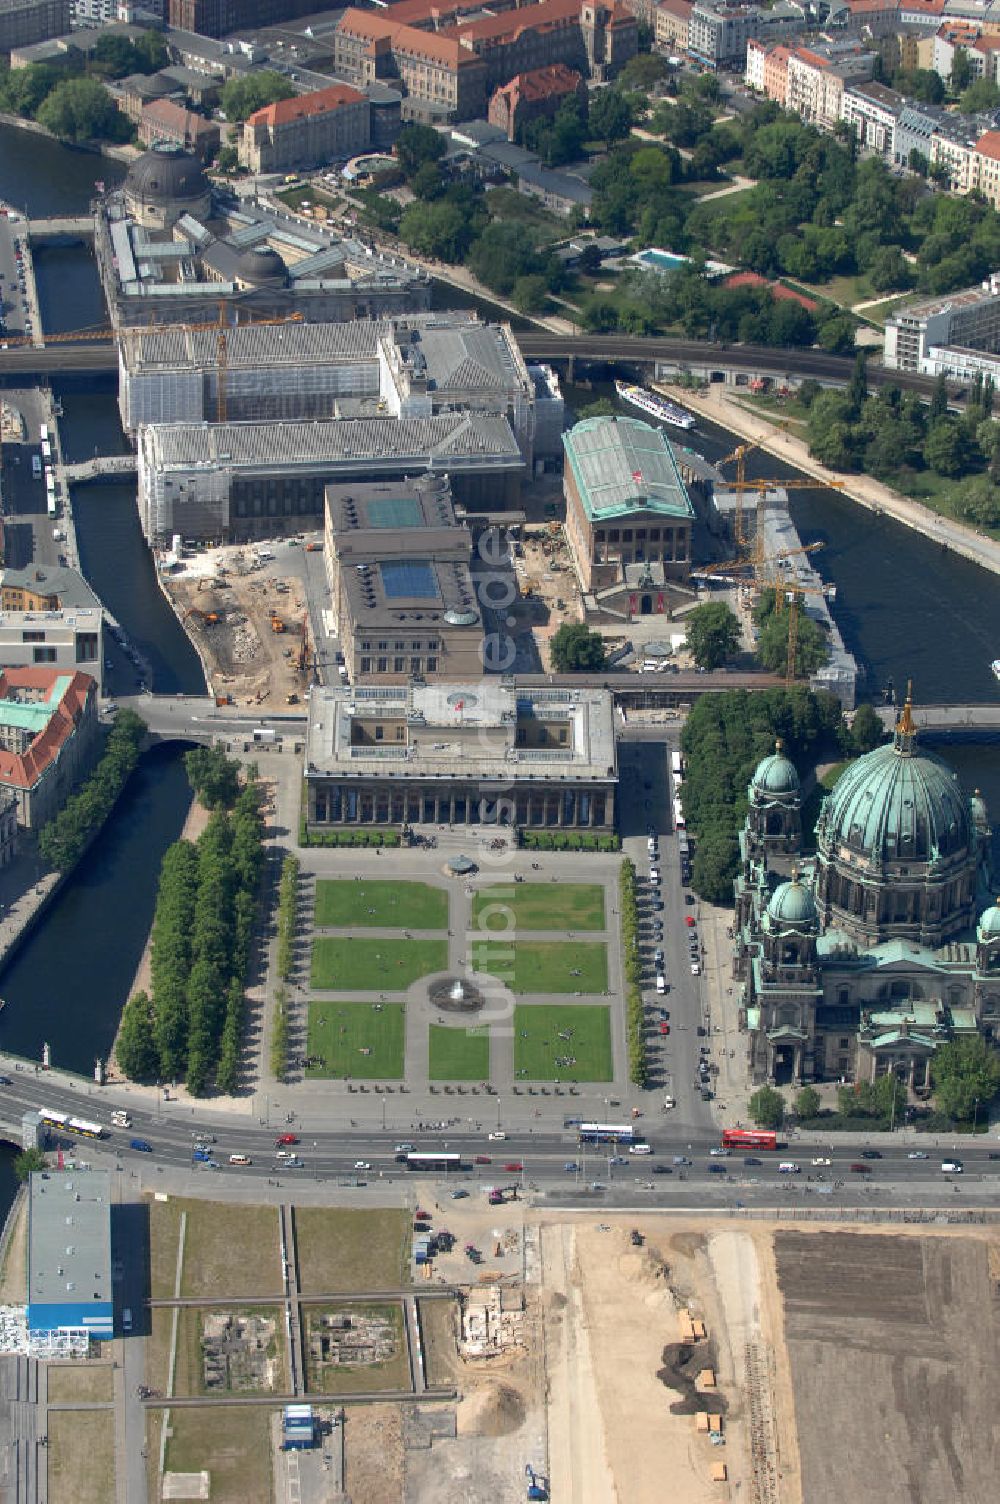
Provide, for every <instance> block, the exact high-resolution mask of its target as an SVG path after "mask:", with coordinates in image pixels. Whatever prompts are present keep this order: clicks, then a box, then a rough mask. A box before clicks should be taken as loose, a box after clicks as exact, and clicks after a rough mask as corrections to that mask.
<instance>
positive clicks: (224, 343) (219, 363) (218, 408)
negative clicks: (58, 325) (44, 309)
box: [5, 298, 304, 423]
mask: <svg viewBox="0 0 1000 1504" xmlns="http://www.w3.org/2000/svg"><path fill="white" fill-rule="evenodd" d="M232 306H233V308H234V311H235V313H236V317H235V318H234V320H233V323H232V324H230V323H229V322H228V319H227V313H228V310H229V307H230V304H229V303H227V302H226V300H225V298H220V300H219V312H218V316H217V317H216V318H214V319H210V320H209V321H208V322H207V323H196V324H170V325H167V326H166V327H167V328H172V329H182V330H184V331H186V332H188V333H192V334H194V333H197V332H198V331H200V330H202V329H215V330H216V331H217V334H216V342H215V367H216V373H217V380H216V393H215V420H216V422H217V423H225V422H226V421H227V411H228V401H227V380H228V372H229V345H228V332H229V330H230V329H231V328H233V327H235V326H238V325H239V324H241V323H242V324H254V325H263V324H301V323H302V320H303V318H304V314H303V313H301V312H300V311H299V310H296V311H295V312H294V313H282V314H276V315H274V316H273V317H265V318H248V319H241V318H240V317H239V309H238V308H237V307H236V305H235V304H233V305H232ZM161 327H164V326H162V325H159V324H150V325H149V326H145V325H135V324H130V325H127V326H126V327H125V328H123V329H110V328H108V327H107V326H106V325H105V326H102V327H97V326H95V327H93V328H90V329H73V330H70V331H69V332H68V333H63V334H45V333H43V334H42V343H43V344H45V345H55V344H70V343H83V342H85V341H87V340H94V341H95V342H96V341H98V340H113V339H118V338H119V336H120V335H124V334H129V333H139V334H142V333H144V332H146V333H148V332H149V331H150V330H151V329H158V328H161ZM5 343H6V344H7V345H9V346H15V345H31V344H33V343H34V340H33V338H32V336H30V335H24V336H22V335H17V336H16V337H15V338H13V339H8V340H6V341H5Z"/></svg>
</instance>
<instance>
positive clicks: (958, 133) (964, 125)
mask: <svg viewBox="0 0 1000 1504" xmlns="http://www.w3.org/2000/svg"><path fill="white" fill-rule="evenodd" d="M978 135H979V131H978V129H977V127H976V126H975V125H973V124H972V123H971V122H969V121H967V120H964V119H963V118H962V117H961V116H956V117H954V118H953V119H952V120H949V121H947V122H946V124H945V126H944V127H943V128H942V129H941V130H940V131H938V132H937V134H936V135H935V136H934V139H933V140H932V141H931V158H930V161H931V166H932V167H936V168H942V169H943V170H944V171H945V172H946V173H947V179H946V183H947V187H948V189H949V190H950V191H951V192H952V193H971V192H972V190H973V189H974V188H975V186H976V140H977V137H978Z"/></svg>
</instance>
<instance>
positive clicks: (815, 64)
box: [786, 47, 844, 129]
mask: <svg viewBox="0 0 1000 1504" xmlns="http://www.w3.org/2000/svg"><path fill="white" fill-rule="evenodd" d="M787 79H788V94H787V100H786V105H787V108H788V109H790V110H794V111H795V112H796V114H798V115H799V116H801V118H802V119H803V120H805V121H806V122H808V123H809V124H810V125H819V126H825V127H826V128H827V129H832V127H833V126H834V125H835V124H836V122H837V121H838V120H839V119H840V113H841V105H842V103H843V98H844V80H843V79H842V78H841V77H840V74H839V73H837V72H836V71H835V70H834V68H833V67H832V65H831V64H830V63H829V62H828V61H827V59H826V58H824V57H820V56H819V54H818V53H815V52H811V51H809V50H808V49H807V48H805V47H793V48H792V49H791V52H790V54H789V57H788V68H787Z"/></svg>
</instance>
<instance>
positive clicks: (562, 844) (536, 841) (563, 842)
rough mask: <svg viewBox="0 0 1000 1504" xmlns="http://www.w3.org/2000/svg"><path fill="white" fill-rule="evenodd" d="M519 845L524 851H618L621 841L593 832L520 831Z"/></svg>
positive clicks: (616, 837) (613, 836)
mask: <svg viewBox="0 0 1000 1504" xmlns="http://www.w3.org/2000/svg"><path fill="white" fill-rule="evenodd" d="M521 845H522V846H523V847H524V849H525V850H526V851H618V850H619V849H620V847H621V841H620V840H619V838H618V836H617V835H614V834H608V835H598V834H596V833H595V832H594V831H573V830H522V831H521Z"/></svg>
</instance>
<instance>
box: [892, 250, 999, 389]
mask: <svg viewBox="0 0 1000 1504" xmlns="http://www.w3.org/2000/svg"><path fill="white" fill-rule="evenodd" d="M945 346H958V347H960V348H964V349H966V350H976V351H980V352H987V353H990V354H993V355H996V354H997V352H1000V275H994V276H992V277H990V279H989V280H988V281H987V282H984V283H983V284H982V286H980V287H967V288H965V289H964V290H963V291H961V292H950V293H945V294H943V295H942V296H941V297H937V298H926V299H924V300H922V301H921V302H918V303H907V304H906V305H905V306H904V307H902V308H897V309H896V310H895V312H894V313H892V314H890V316H889V318H887V319H886V321H885V352H884V355H883V364H884V365H885V366H886V367H887V368H888V369H889V370H890V371H921V372H925V373H928V374H933V373H934V357H933V352H934V350H935V349H940V348H942V347H945Z"/></svg>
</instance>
